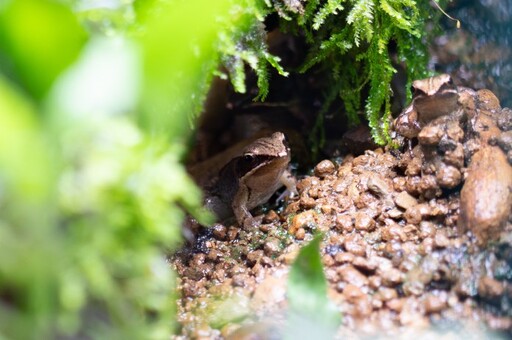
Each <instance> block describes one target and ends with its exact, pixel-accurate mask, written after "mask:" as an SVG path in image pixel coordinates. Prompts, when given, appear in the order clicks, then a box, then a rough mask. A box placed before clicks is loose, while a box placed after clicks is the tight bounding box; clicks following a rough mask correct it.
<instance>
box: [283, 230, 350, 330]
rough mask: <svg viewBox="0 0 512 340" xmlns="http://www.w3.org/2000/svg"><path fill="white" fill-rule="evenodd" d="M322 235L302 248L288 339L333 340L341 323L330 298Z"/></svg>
mask: <svg viewBox="0 0 512 340" xmlns="http://www.w3.org/2000/svg"><path fill="white" fill-rule="evenodd" d="M322 236H323V235H321V234H319V235H317V236H316V237H315V238H314V239H313V240H312V241H311V242H310V243H309V244H307V245H306V246H304V247H302V248H301V250H300V252H299V255H298V256H297V258H296V259H295V262H294V263H293V265H292V268H291V270H290V276H289V278H288V290H287V294H288V325H287V328H286V333H285V335H286V338H287V339H332V338H334V334H335V332H336V329H337V327H338V326H339V323H340V321H341V320H340V313H339V312H338V311H337V310H336V309H335V307H334V305H333V304H332V303H330V301H329V300H328V297H327V281H326V279H325V274H324V271H323V266H322V259H321V256H320V242H321V241H322Z"/></svg>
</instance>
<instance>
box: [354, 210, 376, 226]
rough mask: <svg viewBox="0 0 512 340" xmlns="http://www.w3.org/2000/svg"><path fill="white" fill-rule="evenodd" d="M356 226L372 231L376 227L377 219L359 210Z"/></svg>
mask: <svg viewBox="0 0 512 340" xmlns="http://www.w3.org/2000/svg"><path fill="white" fill-rule="evenodd" d="M354 226H355V227H356V229H357V230H364V231H371V230H373V229H374V228H375V221H374V220H373V219H372V218H371V217H370V216H368V214H366V213H364V212H362V211H359V212H357V213H355V216H354Z"/></svg>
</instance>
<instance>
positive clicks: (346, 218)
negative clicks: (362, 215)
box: [336, 214, 354, 232]
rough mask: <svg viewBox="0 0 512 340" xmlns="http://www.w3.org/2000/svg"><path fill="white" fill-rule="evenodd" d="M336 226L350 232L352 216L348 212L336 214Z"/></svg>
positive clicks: (352, 226) (352, 225)
mask: <svg viewBox="0 0 512 340" xmlns="http://www.w3.org/2000/svg"><path fill="white" fill-rule="evenodd" d="M336 228H338V229H339V230H340V231H345V232H351V231H352V230H353V229H354V224H353V222H352V216H351V215H349V214H343V215H338V216H336Z"/></svg>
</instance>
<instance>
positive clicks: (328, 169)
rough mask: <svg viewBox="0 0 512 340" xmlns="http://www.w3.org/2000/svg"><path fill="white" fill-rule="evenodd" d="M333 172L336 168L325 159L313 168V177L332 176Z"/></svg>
mask: <svg viewBox="0 0 512 340" xmlns="http://www.w3.org/2000/svg"><path fill="white" fill-rule="evenodd" d="M335 170H336V167H335V166H334V163H333V162H331V161H330V160H328V159H325V160H323V161H321V162H320V163H318V164H317V165H316V166H315V176H318V177H320V178H324V177H325V176H327V175H332V174H333V173H334V171H335Z"/></svg>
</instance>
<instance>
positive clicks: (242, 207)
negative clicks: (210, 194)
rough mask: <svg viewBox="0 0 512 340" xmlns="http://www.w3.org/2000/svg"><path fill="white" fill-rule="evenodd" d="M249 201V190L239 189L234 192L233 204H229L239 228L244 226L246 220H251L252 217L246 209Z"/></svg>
mask: <svg viewBox="0 0 512 340" xmlns="http://www.w3.org/2000/svg"><path fill="white" fill-rule="evenodd" d="M248 200H249V190H248V189H247V188H246V187H245V188H239V190H238V191H237V192H236V194H235V197H233V202H232V203H231V207H232V208H233V213H234V215H235V217H236V221H237V222H238V224H239V225H240V226H244V225H245V221H246V220H252V219H253V217H252V215H251V213H250V212H249V209H247V202H248Z"/></svg>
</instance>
